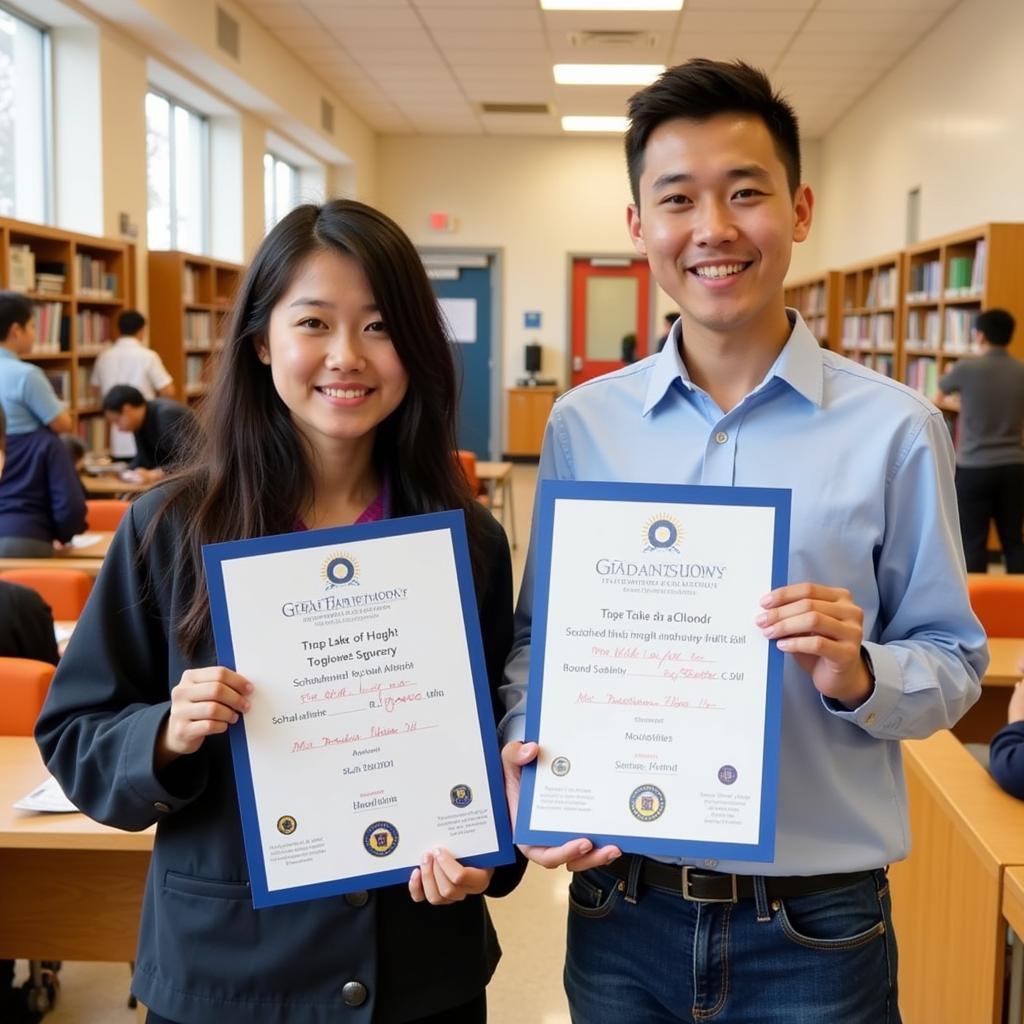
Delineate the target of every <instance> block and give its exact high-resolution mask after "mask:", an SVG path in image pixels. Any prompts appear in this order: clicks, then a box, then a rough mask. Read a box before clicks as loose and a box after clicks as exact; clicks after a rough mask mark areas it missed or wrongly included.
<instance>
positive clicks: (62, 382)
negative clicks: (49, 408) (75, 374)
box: [46, 370, 71, 404]
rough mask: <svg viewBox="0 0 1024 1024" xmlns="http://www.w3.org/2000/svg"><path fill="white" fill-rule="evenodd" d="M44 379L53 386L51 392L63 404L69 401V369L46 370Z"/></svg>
mask: <svg viewBox="0 0 1024 1024" xmlns="http://www.w3.org/2000/svg"><path fill="white" fill-rule="evenodd" d="M46 379H47V380H48V381H49V382H50V387H51V388H53V393H54V394H55V395H56V396H57V397H58V398H59V399H60V400H61V401H62V402H64V403H65V404H67V403H68V402H70V401H71V371H70V370H47V371H46Z"/></svg>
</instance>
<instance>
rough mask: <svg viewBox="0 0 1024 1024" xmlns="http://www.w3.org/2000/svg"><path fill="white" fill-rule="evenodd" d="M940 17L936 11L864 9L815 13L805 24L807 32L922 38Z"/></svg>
mask: <svg viewBox="0 0 1024 1024" xmlns="http://www.w3.org/2000/svg"><path fill="white" fill-rule="evenodd" d="M938 17H939V15H938V13H937V12H935V11H926V12H923V13H922V12H919V11H898V10H897V11H894V10H890V9H888V8H887V9H886V11H885V13H884V14H881V13H880V12H878V11H877V10H876V11H872V10H865V9H861V10H859V11H856V12H847V11H815V12H814V13H813V14H812V15H811V16H810V17H809V18H808V19H807V24H805V25H804V31H805V32H852V33H857V34H861V35H875V34H886V35H887V34H889V33H892V32H913V33H915V34H916V35H922V34H923V33H925V32H927V31H928V29H930V28H931V27H932V25H934V24H935V22H936V20H937V19H938Z"/></svg>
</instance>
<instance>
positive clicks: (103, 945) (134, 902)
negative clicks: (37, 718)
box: [0, 736, 154, 962]
mask: <svg viewBox="0 0 1024 1024" xmlns="http://www.w3.org/2000/svg"><path fill="white" fill-rule="evenodd" d="M45 778H46V769H45V768H44V767H43V762H42V759H41V758H40V756H39V752H38V750H37V749H36V745H35V741H34V740H32V739H31V738H29V737H23V736H0V907H3V912H2V913H0V957H5V958H11V959H13V958H16V957H23V958H30V959H35V960H44V959H45V960H108V961H122V960H123V961H125V962H127V961H129V960H134V959H135V945H136V941H135V940H136V936H137V934H138V930H139V912H140V910H141V907H142V893H143V888H144V884H145V879H146V871H147V869H148V867H149V855H150V851H151V850H152V846H153V835H154V831H153V830H152V829H149V830H147V831H146V832H121V831H118V830H117V829H112V828H107V827H106V826H104V825H98V824H96V822H94V821H91V820H90V819H89V818H87V817H85V815H84V814H41V813H33V812H31V811H16V810H14V809H13V807H12V806H11V804H13V803H14V801H15V800H20V799H21V797H23V796H25V794H26V793H29V792H30V791H31V790H33V789H35V787H36V786H38V785H39V783H40V782H42V781H43V780H44V779H45Z"/></svg>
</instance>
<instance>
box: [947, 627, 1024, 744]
mask: <svg viewBox="0 0 1024 1024" xmlns="http://www.w3.org/2000/svg"><path fill="white" fill-rule="evenodd" d="M988 650H989V654H990V655H991V656H992V660H991V661H990V662H989V666H988V670H987V671H986V672H985V677H984V678H983V679H982V681H981V697H980V698H979V700H978V703H977V704H975V705H974V707H972V708H971V710H970V711H968V712H967V714H966V715H964V717H963V718H961V719H960V721H959V722H957V724H956V725H955V726H954V727H953V732H954V733H956V737H957V739H959V740H960V741H961V742H962V743H988V741H989V740H990V739H992V737H993V736H994V735H995V734H996V733H997V732H998V731H999V730H1000V729H1001V728H1002V727H1003V726H1004V725H1006V705H1007V704H1008V703H1009V701H1010V690H1011V689H1012V688H1013V684H1014V683H1016V682H1017V680H1018V679H1020V678H1021V677H1022V675H1024V673H1022V672H1021V671H1020V670H1019V669H1018V668H1017V666H1018V665H1019V664H1020V663H1021V661H1022V660H1024V639H1019V638H1017V637H999V636H995V637H990V638H989V641H988Z"/></svg>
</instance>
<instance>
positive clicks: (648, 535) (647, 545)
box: [644, 515, 683, 553]
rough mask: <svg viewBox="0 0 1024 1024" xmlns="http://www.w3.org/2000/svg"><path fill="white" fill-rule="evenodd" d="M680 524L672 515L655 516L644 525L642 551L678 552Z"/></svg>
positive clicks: (681, 530) (681, 529)
mask: <svg viewBox="0 0 1024 1024" xmlns="http://www.w3.org/2000/svg"><path fill="white" fill-rule="evenodd" d="M682 532H683V528H682V525H681V524H680V522H679V520H678V519H676V518H675V517H674V516H667V515H662V516H657V517H656V518H654V519H651V520H649V521H648V522H647V524H646V525H645V526H644V551H675V552H676V553H678V552H679V547H678V544H679V536H680V534H681V533H682Z"/></svg>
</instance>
